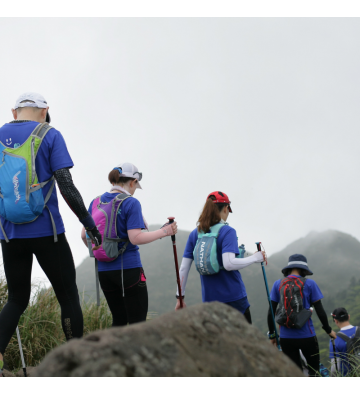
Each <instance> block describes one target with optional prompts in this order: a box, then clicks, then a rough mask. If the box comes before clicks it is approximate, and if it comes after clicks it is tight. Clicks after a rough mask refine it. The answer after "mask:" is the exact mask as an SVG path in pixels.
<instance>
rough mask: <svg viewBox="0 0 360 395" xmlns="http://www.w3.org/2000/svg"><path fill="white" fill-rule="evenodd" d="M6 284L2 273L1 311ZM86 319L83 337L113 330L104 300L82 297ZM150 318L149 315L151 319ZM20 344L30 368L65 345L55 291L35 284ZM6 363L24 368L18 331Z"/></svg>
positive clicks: (9, 348) (22, 327) (109, 313)
mask: <svg viewBox="0 0 360 395" xmlns="http://www.w3.org/2000/svg"><path fill="white" fill-rule="evenodd" d="M7 294H8V292H7V285H6V282H5V279H4V278H3V277H1V274H0V311H1V310H2V308H3V307H4V305H5V304H6V301H7ZM81 307H82V311H83V316H84V335H87V334H88V333H90V332H93V331H95V330H98V329H105V328H109V327H111V324H112V315H111V312H110V310H109V308H108V305H107V303H106V300H105V299H101V301H100V306H97V304H96V303H95V302H93V301H91V300H88V301H86V298H85V295H84V294H82V297H81ZM149 318H150V317H149V316H148V319H149ZM18 326H19V330H20V336H21V342H22V347H23V352H24V357H25V363H26V365H27V366H36V365H38V364H39V363H40V362H41V361H42V359H43V358H44V357H45V355H46V354H47V353H48V352H49V351H51V350H52V349H53V348H55V347H57V346H59V345H61V344H63V343H65V341H66V340H65V335H64V332H63V330H62V326H61V321H60V306H59V303H58V301H57V299H56V296H55V293H54V291H53V289H52V288H49V289H44V288H42V287H41V285H37V284H33V285H32V298H31V302H30V304H29V305H28V307H27V309H26V310H25V312H24V313H23V315H22V316H21V318H20V321H19V325H18ZM4 359H5V361H6V363H7V365H8V367H9V369H10V370H11V371H16V370H19V369H20V368H21V367H22V364H21V358H20V352H19V345H18V341H17V336H16V332H15V333H14V335H13V336H12V338H11V340H10V343H9V345H8V347H7V349H6V353H5V358H4Z"/></svg>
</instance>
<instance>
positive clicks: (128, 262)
mask: <svg viewBox="0 0 360 395" xmlns="http://www.w3.org/2000/svg"><path fill="white" fill-rule="evenodd" d="M118 193H119V192H118ZM118 193H110V192H105V193H104V194H103V195H101V198H100V200H101V201H102V202H104V203H109V202H110V201H111V200H112V199H114V197H115V196H116V195H117V194H118ZM93 201H94V200H93ZM93 201H92V202H91V203H90V206H89V210H88V211H89V213H90V214H91V212H92V205H93ZM116 227H117V235H118V237H119V239H128V238H129V236H128V234H127V231H128V230H129V229H145V224H144V220H143V216H142V211H141V204H140V202H139V201H138V200H137V199H136V198H134V197H131V198H129V199H126V200H125V201H124V202H123V203H122V204H121V206H120V208H119V210H118V213H117V217H116ZM123 245H124V243H119V249H120V248H121V247H122V246H123ZM98 262H99V272H106V271H111V270H121V255H120V256H118V257H117V258H116V259H115V260H113V261H111V262H101V261H98ZM123 267H124V270H125V269H133V268H135V267H142V265H141V260H140V253H139V247H138V246H137V245H134V244H131V243H130V242H129V244H128V246H127V247H126V250H125V252H124V254H123Z"/></svg>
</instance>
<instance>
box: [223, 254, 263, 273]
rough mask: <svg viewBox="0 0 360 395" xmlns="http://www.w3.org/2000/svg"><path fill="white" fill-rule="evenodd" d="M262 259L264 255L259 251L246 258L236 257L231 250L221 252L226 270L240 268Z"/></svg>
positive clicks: (259, 261)
mask: <svg viewBox="0 0 360 395" xmlns="http://www.w3.org/2000/svg"><path fill="white" fill-rule="evenodd" d="M264 259H265V258H264V255H263V253H262V252H260V251H259V252H255V254H254V255H251V256H249V257H246V258H236V257H235V254H234V253H233V252H224V253H223V254H222V260H223V265H224V268H225V269H226V270H228V271H231V270H240V269H243V268H244V267H246V266H249V265H252V264H253V263H261V262H264Z"/></svg>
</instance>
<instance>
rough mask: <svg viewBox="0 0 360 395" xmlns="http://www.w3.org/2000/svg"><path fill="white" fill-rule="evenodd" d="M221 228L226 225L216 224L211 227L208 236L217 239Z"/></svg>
mask: <svg viewBox="0 0 360 395" xmlns="http://www.w3.org/2000/svg"><path fill="white" fill-rule="evenodd" d="M223 226H226V225H225V224H216V225H214V226H212V227H211V228H210V233H208V235H211V236H214V237H216V238H217V237H218V236H219V232H220V229H221V228H222V227H223Z"/></svg>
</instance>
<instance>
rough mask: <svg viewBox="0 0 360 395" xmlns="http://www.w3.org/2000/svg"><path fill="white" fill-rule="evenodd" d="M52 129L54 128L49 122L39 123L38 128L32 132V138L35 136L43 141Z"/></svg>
mask: <svg viewBox="0 0 360 395" xmlns="http://www.w3.org/2000/svg"><path fill="white" fill-rule="evenodd" d="M50 129H53V127H52V126H50V125H49V124H48V123H47V122H44V123H39V125H37V126H36V128H35V129H34V130H33V131H32V133H31V136H35V137H38V138H39V139H41V140H43V139H44V137H45V136H46V133H47V132H48V131H49V130H50Z"/></svg>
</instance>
